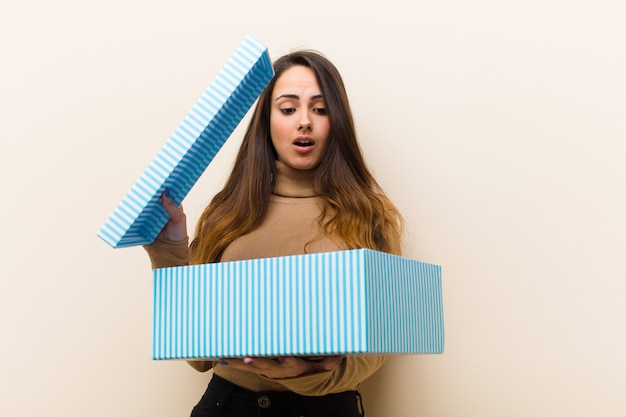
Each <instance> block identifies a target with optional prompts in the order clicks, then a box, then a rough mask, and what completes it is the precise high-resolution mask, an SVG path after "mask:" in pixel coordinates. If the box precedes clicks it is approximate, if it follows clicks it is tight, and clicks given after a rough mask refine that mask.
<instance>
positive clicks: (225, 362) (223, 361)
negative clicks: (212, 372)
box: [217, 359, 228, 365]
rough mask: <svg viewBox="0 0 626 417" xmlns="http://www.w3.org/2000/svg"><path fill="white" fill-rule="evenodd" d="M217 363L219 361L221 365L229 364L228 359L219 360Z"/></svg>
mask: <svg viewBox="0 0 626 417" xmlns="http://www.w3.org/2000/svg"><path fill="white" fill-rule="evenodd" d="M217 363H219V364H220V365H228V361H225V360H223V359H222V360H221V361H218V362H217Z"/></svg>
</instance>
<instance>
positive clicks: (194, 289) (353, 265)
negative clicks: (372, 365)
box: [153, 249, 444, 359]
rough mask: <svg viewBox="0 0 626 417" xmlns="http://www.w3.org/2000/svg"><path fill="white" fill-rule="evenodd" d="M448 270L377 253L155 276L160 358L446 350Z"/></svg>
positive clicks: (361, 251)
mask: <svg viewBox="0 0 626 417" xmlns="http://www.w3.org/2000/svg"><path fill="white" fill-rule="evenodd" d="M441 297H442V295H441V267H440V266H438V265H433V264H428V263H424V262H419V261H415V260H411V259H407V258H404V257H400V256H395V255H390V254H386V253H382V252H378V251H373V250H369V249H356V250H348V251H339V252H327V253H319V254H308V255H295V256H286V257H276V258H265V259H253V260H247V261H235V262H224V263H215V264H204V265H192V266H184V267H172V268H162V269H155V270H154V311H153V358H154V359H215V358H233V357H246V356H256V357H275V356H283V355H284V356H320V355H335V354H341V355H350V354H356V355H363V354H378V355H393V354H432V353H441V352H442V351H443V347H444V327H443V307H442V299H441Z"/></svg>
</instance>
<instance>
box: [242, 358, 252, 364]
mask: <svg viewBox="0 0 626 417" xmlns="http://www.w3.org/2000/svg"><path fill="white" fill-rule="evenodd" d="M243 363H245V364H247V365H252V363H253V360H252V359H250V358H243Z"/></svg>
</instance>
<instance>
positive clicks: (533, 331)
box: [0, 0, 626, 417]
mask: <svg viewBox="0 0 626 417" xmlns="http://www.w3.org/2000/svg"><path fill="white" fill-rule="evenodd" d="M623 4H624V3H623V2H622V1H620V0H613V1H608V0H597V1H593V2H592V1H565V0H541V1H538V0H530V1H524V2H522V1H517V2H511V1H495V0H493V1H492V0H475V1H464V0H441V1H428V2H426V1H412V2H409V1H406V2H402V1H399V0H387V1H376V2H374V1H363V0H360V1H336V0H332V1H331V0H319V1H316V2H299V1H290V2H287V1H273V0H266V1H252V0H250V1H245V0H228V1H219V2H218V1H208V0H207V1H200V0H196V1H178V2H172V1H162V0H158V1H157V0H150V1H148V0H124V1H121V0H110V1H108V2H99V3H94V2H85V1H77V0H75V1H71V0H60V1H56V2H49V1H33V2H8V1H5V2H3V3H2V6H0V46H1V48H0V57H1V58H0V59H1V65H0V75H1V76H0V145H1V153H0V157H1V161H2V162H1V164H0V173H1V178H3V185H2V187H1V190H2V191H1V194H2V198H1V199H0V207H1V210H2V211H1V213H2V217H1V226H0V233H1V236H2V237H1V240H0V241H1V243H0V244H1V245H2V250H1V251H0V260H1V264H0V266H1V267H0V274H1V281H0V285H1V286H0V338H1V339H0V340H1V342H0V358H1V359H0V415H2V416H11V417H20V416H35V415H49V416H85V415H90V416H155V417H156V416H163V417H166V416H167V417H170V416H185V415H188V413H189V411H190V410H191V407H192V406H193V404H195V402H196V401H197V400H198V399H199V397H200V395H201V393H202V392H203V390H204V388H205V384H206V382H207V380H208V376H207V375H202V374H198V373H196V372H195V371H193V370H192V369H191V368H188V367H187V366H186V365H185V364H183V363H178V362H176V363H174V362H153V361H151V359H150V355H151V350H150V349H151V347H150V337H151V334H150V329H151V327H150V326H151V305H152V304H151V302H152V301H151V290H152V288H151V273H150V269H149V263H148V259H147V257H146V256H145V254H144V253H143V250H142V249H140V248H129V249H120V250H113V249H111V248H110V247H108V246H107V245H106V244H105V243H104V242H102V241H100V240H99V239H98V238H97V237H96V231H97V229H98V228H99V227H100V225H101V224H102V222H103V221H104V220H105V219H106V217H107V216H108V215H109V214H110V212H111V211H112V209H113V208H114V207H115V205H116V204H117V203H118V202H119V200H120V199H121V197H122V196H123V195H124V194H125V193H126V191H127V190H128V189H129V188H130V186H131V185H132V183H133V182H134V181H135V179H136V178H137V176H138V175H139V174H140V173H141V171H143V169H144V168H145V167H146V165H147V164H148V163H149V161H150V160H151V159H152V157H153V156H154V155H155V153H156V152H157V151H158V149H159V148H160V147H161V146H162V144H163V143H164V142H165V140H166V139H167V137H169V135H170V133H171V132H172V131H173V130H174V128H175V127H176V126H177V125H178V123H179V122H180V120H181V119H182V117H183V116H184V115H185V114H186V112H187V110H188V109H189V108H190V107H191V105H192V104H193V103H194V102H195V100H196V99H197V98H198V97H199V95H200V94H201V92H202V91H203V90H204V88H205V87H206V86H207V85H208V83H209V82H210V80H211V79H212V78H213V77H214V76H215V74H217V72H218V71H219V69H220V68H221V66H222V65H223V64H224V62H225V61H226V59H227V58H228V57H229V56H230V54H231V53H232V51H233V50H234V48H235V47H236V46H237V45H238V44H239V42H240V41H241V40H242V39H243V37H244V36H245V35H246V34H248V33H250V34H253V35H254V36H256V37H257V38H259V39H260V40H262V41H263V42H264V43H265V44H267V45H268V46H269V48H270V52H271V53H272V55H273V56H275V57H276V56H279V55H281V54H283V53H285V52H287V51H289V50H291V49H293V48H298V47H309V48H315V49H318V50H320V51H322V52H324V53H325V54H326V55H328V56H329V57H330V58H331V59H332V60H333V61H334V62H335V63H336V64H337V66H338V67H339V69H340V70H341V71H342V73H343V75H344V77H345V80H346V83H347V86H348V90H349V93H350V96H351V99H352V103H353V106H354V112H355V116H356V121H357V124H358V129H359V133H360V136H361V140H362V144H363V148H364V151H365V153H366V155H367V160H368V162H369V164H370V165H371V168H372V169H373V171H374V172H375V174H376V176H377V178H378V179H379V180H380V182H381V184H382V185H383V187H384V188H385V189H386V190H387V192H388V193H389V195H390V196H391V197H392V199H393V200H394V201H395V202H396V203H397V205H398V206H399V207H400V209H401V210H402V212H403V213H404V215H405V216H406V219H407V225H408V230H407V232H408V233H407V240H406V242H407V252H406V253H407V256H410V257H413V258H416V259H420V260H425V261H428V262H433V263H438V264H441V265H442V266H443V271H444V301H445V315H446V332H447V334H446V336H447V340H446V343H447V344H446V350H445V353H444V354H443V355H440V356H403V357H396V358H394V359H392V360H391V361H390V362H389V364H388V366H387V367H386V369H385V370H384V371H381V372H380V373H379V374H378V375H377V377H376V378H375V379H374V380H372V381H370V382H369V383H368V384H367V385H366V386H365V387H364V391H365V393H366V395H367V397H366V406H367V407H368V413H367V415H368V416H369V417H388V416H407V417H408V416H415V417H417V416H419V417H489V416H494V417H495V416H508V417H522V416H524V417H526V416H533V417H539V416H546V417H554V416H567V417H574V416H581V417H583V416H600V415H601V416H604V417H609V416H616V417H617V416H624V415H626V395H624V393H625V392H626V359H625V355H624V352H625V351H626V324H625V323H626V302H625V301H624V299H625V298H626V266H625V263H624V258H625V256H624V255H625V253H626V237H625V236H626V220H625V214H626V202H625V195H624V194H625V191H626V181H625V178H626V167H625V166H626V164H625V163H624V160H625V159H626V77H625V75H624V74H626V53H625V51H626V25H624V20H625V17H626V7H625V6H624V5H623ZM240 138H241V130H237V132H236V133H235V135H234V136H233V137H232V138H231V140H230V141H229V142H228V144H227V145H226V147H225V148H224V149H223V151H222V152H221V153H220V154H219V155H218V157H217V158H216V160H215V162H214V163H213V164H212V165H211V166H210V167H209V169H208V170H207V172H206V173H205V175H204V176H203V177H202V179H201V181H200V182H199V183H198V185H197V186H196V187H195V188H194V189H193V190H192V192H191V194H190V195H189V197H188V198H187V200H186V201H185V206H186V209H187V212H188V213H189V217H190V218H191V220H192V222H191V226H193V225H194V222H195V219H196V218H197V216H198V214H199V211H200V210H201V208H202V207H203V206H204V205H205V204H206V203H207V201H208V200H209V198H210V197H211V196H212V195H213V193H214V192H215V191H216V189H217V187H219V185H220V184H221V183H222V181H223V179H224V175H225V173H226V172H227V171H228V169H229V167H230V164H231V162H232V159H233V156H234V151H235V149H236V148H237V147H238V145H239V141H240Z"/></svg>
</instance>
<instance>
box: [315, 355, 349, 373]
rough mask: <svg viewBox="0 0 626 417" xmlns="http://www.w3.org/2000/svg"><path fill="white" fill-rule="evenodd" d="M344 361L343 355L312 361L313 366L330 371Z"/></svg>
mask: <svg viewBox="0 0 626 417" xmlns="http://www.w3.org/2000/svg"><path fill="white" fill-rule="evenodd" d="M341 362H343V356H329V357H328V358H326V359H322V360H321V361H315V362H312V366H313V367H315V369H318V370H320V371H330V370H331V369H334V368H335V367H337V366H338V365H339V364H341Z"/></svg>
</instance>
